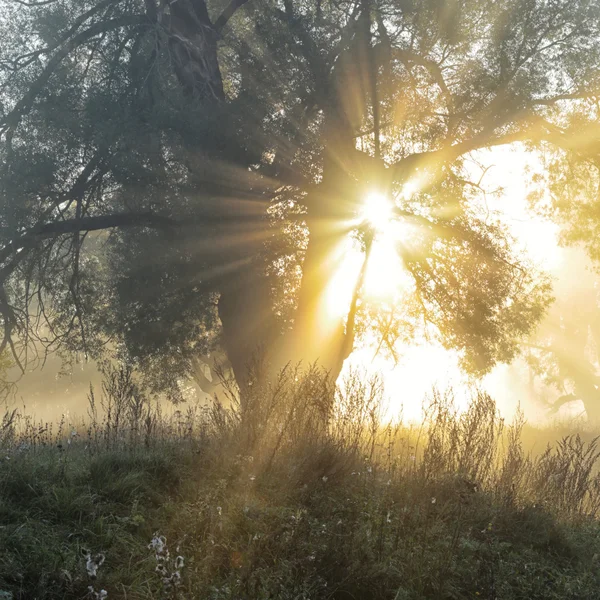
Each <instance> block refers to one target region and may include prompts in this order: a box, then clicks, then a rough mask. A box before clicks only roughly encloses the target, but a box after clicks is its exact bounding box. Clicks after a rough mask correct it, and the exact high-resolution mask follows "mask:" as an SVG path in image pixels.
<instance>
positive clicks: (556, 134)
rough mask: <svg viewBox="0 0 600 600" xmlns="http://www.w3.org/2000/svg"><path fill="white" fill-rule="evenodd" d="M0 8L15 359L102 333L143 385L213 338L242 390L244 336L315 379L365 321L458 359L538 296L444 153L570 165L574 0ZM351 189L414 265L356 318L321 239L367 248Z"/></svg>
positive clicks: (97, 342) (524, 320)
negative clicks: (308, 368)
mask: <svg viewBox="0 0 600 600" xmlns="http://www.w3.org/2000/svg"><path fill="white" fill-rule="evenodd" d="M1 9H2V14H3V20H2V22H1V23H0V28H1V31H0V40H2V41H1V42H0V44H1V45H0V102H1V106H0V110H1V112H0V132H1V135H2V145H1V146H0V156H1V157H2V173H1V175H0V202H1V209H0V244H1V248H0V261H1V264H0V314H1V316H2V321H3V326H4V339H3V342H2V343H1V344H0V350H3V349H4V348H5V347H7V346H8V347H9V348H10V349H11V350H12V352H13V356H14V359H15V360H16V361H18V362H19V363H20V364H24V362H25V361H30V360H32V358H35V356H36V353H38V352H39V349H40V348H43V349H44V351H46V350H52V349H58V348H61V349H66V350H75V349H79V350H81V349H83V350H85V351H86V352H88V353H90V354H98V353H100V352H101V351H102V349H103V348H104V347H106V345H107V344H112V346H115V345H116V346H117V347H118V348H120V349H121V351H122V352H124V353H126V354H127V356H128V357H129V358H130V359H132V360H135V361H136V363H137V364H138V365H140V366H141V367H143V368H144V370H145V371H146V372H147V373H148V374H150V375H151V376H153V377H154V378H155V381H156V385H157V386H158V385H160V384H162V385H165V383H168V382H169V377H168V376H170V377H171V379H174V378H176V377H178V376H179V375H182V374H185V373H189V372H191V371H192V370H193V369H194V368H195V367H194V365H195V364H196V363H195V361H196V359H197V358H198V356H199V355H201V354H205V353H207V352H209V351H210V350H211V349H212V348H214V347H215V346H216V345H220V346H221V347H223V349H224V350H225V351H226V353H227V355H228V358H229V361H230V362H231V365H232V367H233V369H234V372H235V375H236V378H237V380H238V383H239V384H240V386H241V387H243V386H244V385H245V373H246V367H247V361H248V357H249V356H251V355H252V354H253V353H255V352H256V351H257V350H259V349H260V350H261V351H263V352H265V353H266V354H267V358H268V360H269V361H270V362H272V363H273V364H275V365H282V364H284V363H285V362H286V361H288V360H298V359H302V360H305V361H308V362H310V361H313V360H317V359H318V360H319V361H320V363H321V364H322V365H323V366H324V367H325V368H327V369H328V370H330V371H331V374H332V377H333V378H335V377H337V374H338V373H339V372H340V370H341V367H342V364H343V361H344V360H345V359H346V358H347V356H348V355H349V353H350V352H351V351H352V348H353V347H354V344H355V338H356V334H357V332H360V331H362V330H363V327H362V325H364V324H365V322H367V324H368V321H369V320H370V321H372V322H378V323H382V324H383V326H382V328H381V331H380V334H381V335H382V336H383V337H384V339H385V341H386V344H387V345H388V346H389V347H390V348H393V340H394V339H395V337H396V336H397V335H398V331H396V330H397V329H398V327H409V329H410V330H411V331H416V330H418V329H419V330H421V331H423V332H424V333H426V334H427V335H438V336H439V337H440V339H441V340H442V341H443V342H444V343H445V344H446V345H447V346H448V347H452V348H455V349H457V350H458V351H459V352H460V354H461V356H462V359H463V364H464V366H465V367H466V368H467V369H469V370H471V371H472V372H478V373H481V372H485V371H486V370H488V369H489V368H491V366H492V365H493V364H494V363H495V362H497V361H508V360H510V359H511V358H512V357H513V356H514V355H515V353H516V351H517V348H518V342H519V339H520V338H521V337H522V336H524V335H526V334H528V333H529V332H531V330H532V329H533V328H534V327H535V325H536V323H537V322H538V321H539V319H540V318H541V316H542V314H543V312H544V310H545V308H546V306H547V304H548V301H549V286H548V283H547V282H546V281H545V280H544V279H543V278H541V277H539V276H538V275H536V273H534V272H533V271H532V270H531V269H530V268H529V265H528V264H527V262H526V260H525V259H524V258H523V257H519V256H515V255H514V253H513V251H512V245H511V240H510V237H509V235H508V234H507V232H506V231H505V230H504V229H503V228H502V227H500V226H499V225H498V224H497V223H493V222H490V221H489V220H488V219H486V217H485V215H484V214H483V213H482V212H481V211H479V210H477V194H478V190H479V186H478V182H477V181H471V180H470V175H469V173H470V171H469V169H468V168H467V167H466V166H465V157H467V156H469V154H470V153H473V152H476V151H477V150H479V149H481V148H490V147H494V146H498V145H502V144H510V143H514V142H525V143H528V144H531V145H532V147H534V146H535V147H542V146H543V147H546V146H552V147H554V148H558V149H559V150H560V152H561V153H562V155H565V156H576V157H577V159H578V160H581V161H585V162H586V164H589V163H590V161H592V162H593V157H595V155H596V151H597V147H596V146H594V145H593V144H591V143H589V139H588V138H587V137H586V136H582V135H581V121H582V120H584V121H585V123H586V124H588V125H589V123H590V122H593V123H596V113H595V112H594V110H592V109H591V108H590V107H592V106H593V105H594V104H593V103H594V101H595V98H596V94H597V90H598V84H599V83H600V79H599V78H598V69H597V65H598V64H600V62H599V59H600V56H599V54H600V36H599V33H600V32H599V28H600V25H599V23H600V19H599V17H600V6H599V5H598V3H597V2H595V1H590V0H552V1H550V0H505V1H500V2H493V3H492V2H489V1H482V0H473V1H470V0H469V1H466V2H457V1H441V0H395V1H394V0H359V1H356V2H347V1H339V2H338V1H333V0H331V1H329V2H324V1H323V0H305V1H304V0H303V1H298V0H283V1H279V0H247V1H245V0H231V1H230V2H229V3H228V4H226V5H221V3H219V2H218V1H217V0H215V2H211V3H207V2H205V0H174V1H172V2H164V1H163V0H87V1H82V0H78V1H77V2H75V1H74V0H43V1H40V2H34V1H32V2H26V1H24V0H23V1H21V0H1ZM562 155H561V156H562ZM590 157H591V158H590ZM373 191H378V192H379V193H380V194H383V195H385V196H386V197H388V198H390V199H393V203H394V209H393V213H394V218H395V219H396V220H397V221H398V223H399V224H400V225H401V227H400V228H399V229H398V231H400V232H406V235H405V236H404V235H400V236H398V237H397V239H396V240H395V242H396V249H397V251H398V253H399V255H400V257H401V259H402V261H403V264H404V268H405V269H406V271H407V272H408V273H409V274H410V276H411V277H412V285H411V286H409V288H408V291H407V292H406V290H405V292H406V293H404V294H403V300H402V302H403V304H402V307H401V310H400V314H401V315H402V316H401V318H395V317H394V315H397V314H398V312H397V311H398V307H397V306H393V305H388V306H384V307H382V308H381V310H382V311H383V312H384V313H385V314H384V316H383V317H382V316H381V311H380V313H379V314H378V316H377V317H373V318H371V319H370V318H369V312H368V311H367V310H366V308H367V307H366V304H365V302H364V293H363V292H364V289H363V283H364V273H365V269H362V270H361V274H360V275H359V276H358V278H357V281H356V284H355V290H354V294H353V295H352V298H351V301H350V305H349V307H348V314H347V316H346V315H345V316H344V318H339V319H332V318H331V317H328V316H327V315H326V314H325V308H324V302H323V296H324V294H325V293H326V289H327V286H328V284H329V283H330V281H331V279H332V277H333V276H334V272H335V269H336V268H337V266H338V265H337V263H336V260H335V259H334V257H335V256H336V253H338V252H339V247H340V244H341V243H342V242H343V241H344V239H346V238H347V237H348V236H349V235H354V236H355V238H356V239H357V240H358V243H359V244H360V246H361V247H362V249H363V251H364V254H365V265H364V266H365V268H366V267H367V263H368V260H369V259H370V252H371V249H372V247H373V243H374V240H375V239H376V238H377V236H378V235H379V233H380V232H379V231H378V230H377V227H375V226H373V224H370V223H367V222H365V220H364V219H363V218H362V217H361V215H362V214H363V207H364V203H365V201H366V198H368V197H369V193H372V192H373ZM408 232H410V233H408ZM392 304H393V303H392ZM361 318H362V323H361Z"/></svg>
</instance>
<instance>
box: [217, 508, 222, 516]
mask: <svg viewBox="0 0 600 600" xmlns="http://www.w3.org/2000/svg"><path fill="white" fill-rule="evenodd" d="M217 513H218V515H219V516H221V515H222V514H223V509H222V508H221V507H220V506H217Z"/></svg>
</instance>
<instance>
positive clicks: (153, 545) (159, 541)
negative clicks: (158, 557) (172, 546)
mask: <svg viewBox="0 0 600 600" xmlns="http://www.w3.org/2000/svg"><path fill="white" fill-rule="evenodd" d="M166 546H167V538H166V537H165V536H164V535H158V531H157V532H155V533H154V536H153V537H152V540H151V541H150V543H149V544H148V548H149V549H150V550H154V551H155V552H156V554H162V553H163V552H164V550H165V548H166Z"/></svg>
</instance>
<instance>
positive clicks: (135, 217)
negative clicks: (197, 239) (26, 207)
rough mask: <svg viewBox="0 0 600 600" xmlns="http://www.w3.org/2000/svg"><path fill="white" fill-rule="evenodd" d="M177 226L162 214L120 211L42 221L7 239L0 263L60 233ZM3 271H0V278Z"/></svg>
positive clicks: (0, 256)
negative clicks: (62, 219)
mask: <svg viewBox="0 0 600 600" xmlns="http://www.w3.org/2000/svg"><path fill="white" fill-rule="evenodd" d="M175 225H176V223H175V221H173V220H172V219H169V218H168V217H161V216H159V215H155V214H153V213H120V214H113V215H99V216H95V217H82V218H80V219H77V218H75V219H67V220H64V221H56V222H53V223H44V224H42V225H38V226H37V227H34V228H33V229H32V230H31V231H28V232H27V233H25V234H23V235H22V236H20V237H19V238H17V239H15V240H12V241H11V242H9V243H8V244H7V245H6V246H4V248H3V249H2V250H0V263H3V262H5V261H6V260H7V259H8V258H9V257H10V256H11V255H12V254H14V253H16V252H21V251H23V250H25V249H27V248H32V247H34V246H36V245H37V244H38V243H39V242H40V241H42V240H44V239H48V238H53V237H57V236H61V235H67V234H74V233H78V232H81V231H99V230H102V229H112V228H115V227H119V228H122V227H155V228H161V229H169V228H172V227H174V226H175ZM2 275H4V277H5V276H6V274H4V273H3V272H2V271H0V279H2Z"/></svg>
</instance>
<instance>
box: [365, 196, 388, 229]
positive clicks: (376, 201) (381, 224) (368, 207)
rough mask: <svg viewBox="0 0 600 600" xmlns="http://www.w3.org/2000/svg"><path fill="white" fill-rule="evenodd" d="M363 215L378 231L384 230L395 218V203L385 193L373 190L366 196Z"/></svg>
mask: <svg viewBox="0 0 600 600" xmlns="http://www.w3.org/2000/svg"><path fill="white" fill-rule="evenodd" d="M361 216H362V218H363V220H365V221H367V222H368V223H370V224H371V225H372V226H373V227H374V228H375V230H376V231H378V232H383V231H385V229H386V228H387V227H389V225H390V223H391V222H392V219H393V218H394V204H393V203H392V201H391V200H390V199H389V198H387V197H386V196H384V195H383V194H381V193H379V192H371V193H369V194H368V195H367V197H366V198H365V201H364V204H363V208H362V211H361Z"/></svg>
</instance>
